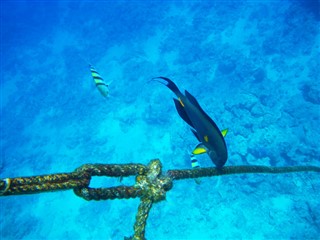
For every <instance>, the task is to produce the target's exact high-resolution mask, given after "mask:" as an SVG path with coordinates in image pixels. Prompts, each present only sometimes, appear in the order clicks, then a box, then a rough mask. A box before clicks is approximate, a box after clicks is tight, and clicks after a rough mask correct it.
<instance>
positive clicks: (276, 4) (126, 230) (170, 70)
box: [0, 0, 320, 239]
mask: <svg viewBox="0 0 320 240" xmlns="http://www.w3.org/2000/svg"><path fill="white" fill-rule="evenodd" d="M319 21H320V13H319V1H317V0H315V1H312V0H308V1H303V0H301V1H289V0H284V1H280V0H279V1H232V0H230V1H27V0H25V1H1V120H0V121H1V162H0V178H6V177H18V176H33V175H41V174H49V173H60V172H71V171H74V169H76V168H77V167H79V166H81V165H83V164H85V163H108V164H112V163H142V164H147V163H149V161H150V160H151V159H154V158H159V159H160V160H161V161H162V164H163V168H164V171H166V170H168V169H190V168H191V165H190V157H189V153H190V149H192V147H194V146H195V145H196V144H197V140H196V138H195V137H194V136H193V134H192V133H191V131H190V129H189V127H188V126H187V124H186V123H185V122H183V121H182V119H181V118H180V117H179V115H178V114H177V112H176V109H175V107H174V103H173V101H172V97H173V96H174V95H173V93H172V92H170V90H169V89H167V88H166V87H164V86H162V85H161V84H159V83H155V82H150V79H151V78H153V77H157V76H166V77H169V78H171V79H172V80H173V81H175V82H176V83H177V85H178V86H179V87H180V88H181V89H187V90H188V91H189V92H191V93H192V94H193V95H194V96H195V97H196V98H197V100H198V101H199V102H200V104H201V105H202V107H203V108H204V110H205V111H206V112H207V113H208V114H209V115H210V116H211V117H212V118H213V119H214V121H215V122H216V123H217V125H218V126H219V127H220V128H221V129H224V128H229V133H228V135H227V136H226V138H225V139H226V143H227V147H228V151H229V159H228V161H227V163H226V165H227V166H232V165H266V166H296V165H302V166H304V165H315V166H320V163H319V159H320V153H319V150H320V146H319V141H320V129H319V122H320V77H319V69H320V61H319V51H320V46H319V45H320V44H319V41H320V32H319V29H320V28H319V26H320V25H319ZM88 62H90V63H91V64H92V65H94V67H95V68H96V69H97V70H98V71H99V73H100V74H101V76H103V78H104V80H105V81H106V82H108V83H110V85H109V90H110V96H109V97H108V98H104V97H103V96H102V95H101V94H100V93H99V92H98V90H97V89H96V87H95V85H94V82H93V80H92V77H91V73H90V68H89V67H88ZM198 161H199V163H200V165H201V166H203V167H212V166H213V163H212V162H211V160H210V158H209V157H208V156H207V155H201V156H199V157H198ZM94 180H95V181H94V182H93V184H95V185H96V186H97V187H103V186H115V185H121V184H127V185H132V184H134V179H132V178H131V179H124V180H123V181H122V182H120V181H119V180H118V179H116V180H115V179H114V180H110V179H107V178H102V179H94ZM319 192H320V181H319V174H318V173H290V174H282V175H268V174H256V175H232V176H222V177H214V178H201V183H200V184H197V183H195V181H194V180H192V179H191V180H181V181H175V182H174V187H173V189H172V190H171V191H169V192H168V193H167V198H166V200H165V201H162V202H159V203H157V204H154V205H153V207H152V209H151V212H150V215H149V218H148V221H147V227H146V238H147V239H319V236H320V202H319V199H320V193H319ZM0 205H1V209H0V210H1V211H0V214H1V224H0V229H1V230H0V237H1V239H123V237H124V236H131V235H132V234H133V224H134V222H135V215H136V212H137V208H138V205H139V199H138V198H137V199H130V200H109V201H90V202H87V201H85V200H83V199H80V198H79V197H77V196H76V195H75V194H74V193H73V191H62V192H53V193H43V194H36V195H20V196H7V197H1V198H0Z"/></svg>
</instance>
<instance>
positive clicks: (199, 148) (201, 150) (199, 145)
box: [192, 143, 207, 155]
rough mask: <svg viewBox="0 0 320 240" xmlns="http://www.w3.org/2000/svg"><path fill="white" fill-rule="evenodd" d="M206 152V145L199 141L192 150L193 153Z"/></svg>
mask: <svg viewBox="0 0 320 240" xmlns="http://www.w3.org/2000/svg"><path fill="white" fill-rule="evenodd" d="M206 152H207V149H206V147H205V146H204V145H203V144H202V143H199V144H198V145H197V146H196V148H195V149H194V150H193V151H192V154H194V155H199V154H203V153H206Z"/></svg>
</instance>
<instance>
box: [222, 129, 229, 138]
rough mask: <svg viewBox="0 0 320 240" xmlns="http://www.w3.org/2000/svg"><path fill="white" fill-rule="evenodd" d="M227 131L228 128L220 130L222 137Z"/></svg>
mask: <svg viewBox="0 0 320 240" xmlns="http://www.w3.org/2000/svg"><path fill="white" fill-rule="evenodd" d="M227 133H228V128H227V129H224V130H222V131H221V134H222V136H223V137H225V136H226V135H227Z"/></svg>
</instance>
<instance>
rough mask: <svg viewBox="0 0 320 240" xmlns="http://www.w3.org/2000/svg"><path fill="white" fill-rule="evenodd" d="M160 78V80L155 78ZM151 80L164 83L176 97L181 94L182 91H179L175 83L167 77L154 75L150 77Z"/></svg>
mask: <svg viewBox="0 0 320 240" xmlns="http://www.w3.org/2000/svg"><path fill="white" fill-rule="evenodd" d="M159 78H160V79H162V81H161V80H155V79H159ZM152 80H155V81H157V82H159V83H162V84H164V85H166V86H167V87H168V88H169V89H170V90H171V91H172V92H174V94H176V95H177V97H180V96H181V95H182V93H181V92H180V90H179V88H178V87H177V85H176V84H175V83H174V82H173V81H172V80H170V79H169V78H166V77H155V78H152Z"/></svg>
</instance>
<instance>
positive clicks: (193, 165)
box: [190, 154, 201, 184]
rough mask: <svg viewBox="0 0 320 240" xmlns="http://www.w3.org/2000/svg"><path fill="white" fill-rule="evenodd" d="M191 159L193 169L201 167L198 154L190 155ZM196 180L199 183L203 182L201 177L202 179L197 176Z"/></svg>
mask: <svg viewBox="0 0 320 240" xmlns="http://www.w3.org/2000/svg"><path fill="white" fill-rule="evenodd" d="M190 161H191V167H192V169H197V168H200V165H199V162H198V160H197V159H196V156H195V155H194V154H191V155H190ZM194 181H195V182H196V183H197V184H200V183H201V179H200V178H195V179H194Z"/></svg>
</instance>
